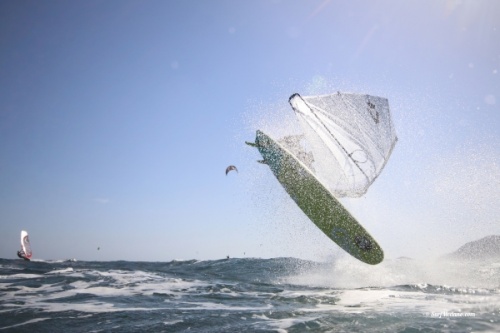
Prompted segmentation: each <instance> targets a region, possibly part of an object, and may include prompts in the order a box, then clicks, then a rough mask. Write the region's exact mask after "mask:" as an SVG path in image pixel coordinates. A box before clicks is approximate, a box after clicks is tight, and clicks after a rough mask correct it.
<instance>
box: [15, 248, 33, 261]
mask: <svg viewBox="0 0 500 333" xmlns="http://www.w3.org/2000/svg"><path fill="white" fill-rule="evenodd" d="M17 256H18V257H19V258H21V259H24V260H26V261H30V260H29V259H28V258H26V254H25V253H24V251H23V250H19V251H17Z"/></svg>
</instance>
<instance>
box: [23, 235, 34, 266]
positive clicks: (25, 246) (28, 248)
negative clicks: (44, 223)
mask: <svg viewBox="0 0 500 333" xmlns="http://www.w3.org/2000/svg"><path fill="white" fill-rule="evenodd" d="M21 248H22V250H23V252H24V256H25V257H26V258H28V259H30V258H31V256H32V255H33V253H32V252H31V244H30V238H29V236H28V232H26V231H25V230H23V231H21Z"/></svg>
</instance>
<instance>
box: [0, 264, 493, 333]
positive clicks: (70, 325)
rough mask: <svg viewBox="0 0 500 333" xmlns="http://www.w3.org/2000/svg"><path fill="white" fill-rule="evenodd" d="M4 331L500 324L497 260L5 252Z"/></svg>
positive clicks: (453, 328) (485, 327) (437, 328)
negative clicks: (13, 256)
mask: <svg viewBox="0 0 500 333" xmlns="http://www.w3.org/2000/svg"><path fill="white" fill-rule="evenodd" d="M0 331H1V332H29V333H33V332H500V263H499V262H498V260H497V261H494V260H489V261H484V262H480V263H478V262H477V261H475V262H455V261H449V260H436V261H433V262H423V261H417V260H414V259H410V258H400V259H394V260H390V259H386V260H385V261H384V262H382V263H381V264H379V265H377V266H370V265H366V264H363V263H361V262H358V261H357V260H355V259H352V258H349V257H345V258H340V259H337V260H333V259H332V260H331V261H330V262H314V261H308V260H300V259H295V258H273V259H258V258H229V259H221V260H209V261H198V260H187V261H170V262H131V261H108V262H93V261H31V262H25V261H22V260H10V259H0Z"/></svg>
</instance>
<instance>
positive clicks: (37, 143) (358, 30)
mask: <svg viewBox="0 0 500 333" xmlns="http://www.w3.org/2000/svg"><path fill="white" fill-rule="evenodd" d="M0 49H1V52H0V257H2V258H14V257H15V253H16V251H17V250H18V248H19V233H20V231H21V229H26V230H28V232H29V233H30V237H31V242H32V246H33V250H34V257H35V258H41V259H64V258H77V259H81V260H158V261H167V260H171V259H191V258H196V259H215V258H221V257H225V256H226V255H230V256H234V257H243V256H247V257H250V256H251V257H274V256H295V257H303V258H309V259H318V260H320V259H323V258H326V257H328V256H331V255H332V253H333V254H335V253H338V248H337V247H336V246H335V245H334V244H332V243H331V241H330V240H329V239H328V238H326V237H325V236H323V235H322V234H321V232H320V231H319V230H317V229H316V228H315V227H314V226H313V225H312V223H311V222H309V221H308V220H307V218H306V217H305V216H304V215H303V214H302V213H301V212H300V210H299V209H298V208H297V207H295V204H294V203H293V201H291V200H290V199H289V198H288V197H287V195H286V193H285V192H284V191H283V189H282V188H281V187H280V185H279V183H278V182H277V181H276V180H275V179H274V177H273V176H272V174H271V172H270V170H269V169H268V168H267V167H266V166H264V165H260V164H257V163H255V160H257V159H260V156H259V154H258V153H257V152H256V151H255V150H252V149H251V148H249V147H247V146H245V145H244V143H243V141H244V140H252V139H253V138H254V133H255V130H256V129H258V126H259V125H258V124H263V123H264V124H266V125H267V127H269V128H273V127H279V124H280V121H279V119H278V121H276V119H275V118H276V117H277V116H276V113H279V112H281V111H282V110H288V109H287V108H288V104H287V100H288V97H289V95H291V94H292V93H295V92H298V93H302V94H307V93H315V92H321V93H325V92H329V91H336V90H341V91H351V92H359V93H369V94H373V95H379V96H384V97H387V98H388V99H389V103H390V105H391V110H392V114H393V117H394V121H395V124H396V131H397V133H398V137H399V142H398V144H397V146H396V149H395V151H394V153H393V156H392V158H391V160H390V161H389V163H388V165H387V168H386V170H384V173H383V175H382V176H381V177H380V178H379V179H378V180H377V181H376V182H375V184H374V186H373V187H372V188H371V189H370V191H369V193H368V194H367V195H366V196H365V197H364V198H361V199H358V200H347V201H346V202H345V203H346V205H348V206H349V207H350V209H351V210H352V212H353V214H354V215H355V216H356V217H358V219H359V220H360V222H361V223H362V224H364V225H365V227H366V228H367V229H368V230H369V231H370V232H371V233H372V234H373V235H374V236H375V238H376V239H377V240H379V242H380V243H381V245H382V247H383V248H384V249H385V252H386V255H387V257H398V256H429V255H435V254H440V253H443V252H446V251H451V250H454V249H455V248H456V247H458V246H460V245H461V244H462V243H463V242H466V241H470V240H474V239H477V238H480V237H483V236H486V235H489V234H493V233H494V234H500V223H498V222H499V218H498V216H499V213H500V209H499V208H498V202H500V192H499V191H500V147H499V142H500V73H499V71H500V2H498V1H495V0H490V1H481V0H474V1H473V0H471V1H435V0H432V1H430V0H429V1H422V0H418V1H417V0H415V1H395V0H394V1H376V0H375V1H368V0H366V1H333V0H332V1H324V0H321V1H277V0H267V1H253V0H252V1H234V0H230V1H229V0H228V1H221V0H213V1H201V0H200V1H192V0H191V1H180V0H179V1H174V0H171V1H93V0H91V1H5V0H2V1H0ZM284 112H285V113H286V112H287V111H284ZM289 112H290V114H292V111H291V110H289ZM256 124H257V125H256ZM264 127H266V126H264ZM229 164H235V165H236V166H237V167H238V169H239V173H234V172H233V173H231V174H230V175H229V176H225V175H224V170H225V168H226V166H228V165H229ZM98 247H100V248H101V249H100V250H99V251H98V250H97V248H98Z"/></svg>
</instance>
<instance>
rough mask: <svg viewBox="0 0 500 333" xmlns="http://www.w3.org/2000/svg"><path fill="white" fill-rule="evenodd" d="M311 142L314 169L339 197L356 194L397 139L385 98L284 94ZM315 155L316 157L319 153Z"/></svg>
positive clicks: (382, 163)
mask: <svg viewBox="0 0 500 333" xmlns="http://www.w3.org/2000/svg"><path fill="white" fill-rule="evenodd" d="M289 102H290V105H291V106H292V108H293V110H294V111H295V114H296V115H297V117H298V119H299V122H300V123H301V126H302V128H303V130H304V135H305V139H306V140H307V141H308V142H309V143H310V147H311V150H312V154H313V155H314V156H317V157H318V158H315V159H314V164H313V168H314V173H315V174H316V176H317V177H318V178H319V180H320V181H321V182H322V183H323V184H324V185H326V186H328V187H329V189H330V190H331V191H332V192H333V194H334V195H336V196H338V197H344V196H349V197H359V196H361V195H363V194H364V193H366V191H367V190H368V187H369V186H370V185H371V184H372V183H373V181H374V180H375V179H376V178H377V176H378V175H379V174H380V172H381V171H382V169H383V168H384V166H385V164H386V163H387V160H388V159H389V157H390V155H391V152H392V149H393V147H394V145H395V143H396V141H397V137H396V133H395V130H394V126H393V123H392V120H391V117H390V110H389V102H388V100H387V99H386V98H383V97H377V96H370V95H362V94H347V93H336V94H331V95H321V96H300V95H299V94H294V95H292V96H291V97H290V99H289ZM319 157H320V158H319Z"/></svg>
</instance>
